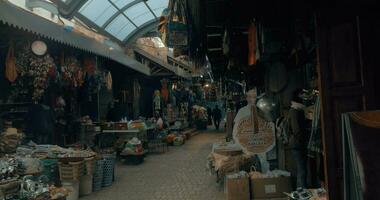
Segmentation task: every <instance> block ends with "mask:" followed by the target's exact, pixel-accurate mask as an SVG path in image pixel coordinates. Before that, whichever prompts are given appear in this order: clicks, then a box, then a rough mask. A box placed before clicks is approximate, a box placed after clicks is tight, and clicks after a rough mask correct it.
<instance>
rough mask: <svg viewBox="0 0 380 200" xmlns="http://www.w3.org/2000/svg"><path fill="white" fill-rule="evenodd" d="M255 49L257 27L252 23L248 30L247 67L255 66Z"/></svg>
mask: <svg viewBox="0 0 380 200" xmlns="http://www.w3.org/2000/svg"><path fill="white" fill-rule="evenodd" d="M257 47H258V46H257V26H256V23H254V22H252V23H251V24H250V25H249V28H248V65H255V64H256V61H257V57H256V56H257V50H258V48H257Z"/></svg>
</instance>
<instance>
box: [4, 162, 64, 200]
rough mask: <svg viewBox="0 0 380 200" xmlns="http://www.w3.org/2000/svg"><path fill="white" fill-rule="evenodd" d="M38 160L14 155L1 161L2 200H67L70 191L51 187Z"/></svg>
mask: <svg viewBox="0 0 380 200" xmlns="http://www.w3.org/2000/svg"><path fill="white" fill-rule="evenodd" d="M41 170H42V164H41V163H40V162H39V160H38V159H35V158H30V157H20V156H19V155H12V158H10V157H9V158H2V159H0V199H22V200H24V199H25V200H27V199H65V197H66V196H67V195H68V194H69V191H67V190H65V189H63V188H57V187H55V186H49V184H48V180H47V179H46V176H45V175H44V174H42V175H41V176H38V175H37V174H40V171H41Z"/></svg>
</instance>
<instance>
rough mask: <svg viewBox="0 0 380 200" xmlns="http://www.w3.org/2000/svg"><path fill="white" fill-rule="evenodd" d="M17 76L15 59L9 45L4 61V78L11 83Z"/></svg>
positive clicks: (11, 47)
mask: <svg viewBox="0 0 380 200" xmlns="http://www.w3.org/2000/svg"><path fill="white" fill-rule="evenodd" d="M17 76H18V75H17V67H16V58H15V55H14V49H13V45H11V46H10V47H9V50H8V54H7V58H6V60H5V78H6V79H7V80H8V81H10V82H12V83H13V82H14V81H15V80H16V79H17Z"/></svg>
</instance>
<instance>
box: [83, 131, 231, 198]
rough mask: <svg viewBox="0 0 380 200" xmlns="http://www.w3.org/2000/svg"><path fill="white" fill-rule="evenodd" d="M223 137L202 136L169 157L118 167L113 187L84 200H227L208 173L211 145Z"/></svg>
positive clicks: (153, 157) (193, 139)
mask: <svg viewBox="0 0 380 200" xmlns="http://www.w3.org/2000/svg"><path fill="white" fill-rule="evenodd" d="M223 137H224V134H221V133H211V132H205V133H200V134H198V135H196V136H194V137H192V138H191V139H190V140H188V141H187V142H186V144H185V145H183V146H180V147H170V150H169V152H167V153H164V154H155V155H149V156H147V157H146V158H145V162H144V163H143V164H141V165H137V166H130V165H123V164H118V165H117V167H116V174H115V175H116V181H115V182H114V184H113V185H112V186H111V187H108V188H103V189H102V190H100V191H98V192H95V193H92V194H91V195H89V196H85V197H82V198H81V200H108V199H110V200H224V199H225V195H224V194H223V191H220V189H219V187H218V185H217V184H216V182H215V177H214V176H211V175H210V174H209V172H207V171H206V159H207V156H208V154H209V153H210V151H211V145H212V143H214V142H216V141H218V140H221V139H222V138H223Z"/></svg>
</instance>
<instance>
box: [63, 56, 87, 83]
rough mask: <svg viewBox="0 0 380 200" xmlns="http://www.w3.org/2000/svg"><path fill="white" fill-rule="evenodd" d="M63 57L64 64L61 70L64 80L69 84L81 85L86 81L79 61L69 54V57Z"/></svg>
mask: <svg viewBox="0 0 380 200" xmlns="http://www.w3.org/2000/svg"><path fill="white" fill-rule="evenodd" d="M62 57H63V54H62ZM62 59H63V65H62V66H61V72H62V79H63V81H65V82H66V85H69V86H73V87H78V86H81V85H82V84H83V82H84V80H83V79H84V78H83V72H82V69H81V67H80V64H79V61H78V60H77V59H76V58H75V57H74V56H69V57H67V58H64V57H63V58H62Z"/></svg>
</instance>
